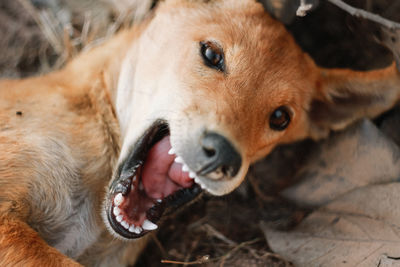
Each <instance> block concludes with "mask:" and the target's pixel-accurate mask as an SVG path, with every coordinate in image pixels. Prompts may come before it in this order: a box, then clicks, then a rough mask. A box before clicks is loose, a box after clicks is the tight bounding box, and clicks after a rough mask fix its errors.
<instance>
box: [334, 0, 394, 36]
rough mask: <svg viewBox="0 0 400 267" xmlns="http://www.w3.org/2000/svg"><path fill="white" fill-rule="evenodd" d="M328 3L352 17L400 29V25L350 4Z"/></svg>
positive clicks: (341, 2)
mask: <svg viewBox="0 0 400 267" xmlns="http://www.w3.org/2000/svg"><path fill="white" fill-rule="evenodd" d="M327 1H328V2H330V3H331V4H333V5H335V6H337V7H339V8H341V9H343V10H344V11H346V12H347V13H349V14H350V15H352V16H355V17H360V18H364V19H368V20H371V21H373V22H376V23H379V24H381V25H383V26H385V27H387V28H389V29H390V30H395V29H400V23H397V22H394V21H391V20H388V19H385V18H383V17H381V16H379V15H377V14H373V13H371V12H368V11H365V10H363V9H359V8H355V7H352V6H350V5H348V4H346V3H345V2H343V1H342V0H327Z"/></svg>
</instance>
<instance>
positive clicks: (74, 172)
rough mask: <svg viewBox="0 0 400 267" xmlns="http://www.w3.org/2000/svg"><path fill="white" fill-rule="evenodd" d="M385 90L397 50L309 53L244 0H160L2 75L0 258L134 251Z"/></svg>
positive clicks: (130, 259)
mask: <svg viewBox="0 0 400 267" xmlns="http://www.w3.org/2000/svg"><path fill="white" fill-rule="evenodd" d="M399 93H400V76H399V72H398V70H397V69H396V66H395V64H392V65H391V66H389V67H387V68H384V69H381V70H373V71H367V72H358V71H352V70H345V69H324V68H320V67H318V66H317V65H316V64H315V63H314V61H313V60H312V59H311V58H310V56H309V55H307V54H306V53H304V52H303V51H302V50H301V49H300V48H299V46H298V45H297V44H296V43H295V41H294V39H293V37H292V36H291V35H290V34H289V33H288V32H287V31H286V29H285V28H284V26H283V25H282V24H281V23H279V22H278V21H276V20H274V19H273V18H271V17H270V16H269V15H268V14H266V13H265V11H264V9H263V7H262V5H261V4H259V3H257V2H256V1H255V0H243V1H237V0H215V1H205V0H197V1H190V0H166V1H164V2H162V3H160V4H159V5H158V7H157V8H156V10H155V11H154V13H153V14H152V15H150V17H149V18H148V19H146V20H145V21H144V22H143V23H141V24H139V25H135V26H133V27H132V28H130V29H126V30H122V31H121V32H119V33H118V34H117V35H116V36H114V37H113V38H111V39H110V40H108V41H107V42H105V43H104V44H102V45H100V46H98V47H96V48H93V49H91V50H90V51H87V52H84V53H83V54H81V55H79V56H78V57H77V58H75V59H74V60H72V61H71V62H70V63H69V64H68V65H67V66H66V67H64V68H63V69H62V70H59V71H55V72H52V73H50V74H47V75H44V76H39V77H33V78H27V79H22V80H3V81H1V82H0V151H1V152H0V188H1V189H2V190H1V191H0V221H1V222H0V265H1V266H62V265H63V266H80V265H81V264H82V265H85V266H86V265H87V266H125V265H126V264H133V263H134V262H135V260H136V259H137V257H138V255H139V254H140V252H141V251H142V249H143V248H144V246H145V244H146V240H147V239H148V236H149V235H148V233H149V232H152V231H155V230H156V229H157V228H158V224H159V222H161V220H162V215H163V213H165V212H166V211H167V210H171V211H173V210H174V209H175V208H176V207H178V206H179V205H181V204H184V203H186V202H188V201H190V200H192V199H194V198H195V197H196V196H197V195H199V194H201V192H208V193H209V194H212V195H216V196H220V195H224V194H228V193H229V192H231V191H233V190H234V189H235V188H237V187H238V186H239V184H240V183H241V182H242V180H243V179H244V177H245V175H246V172H247V170H248V167H249V165H250V164H251V163H253V162H255V161H257V160H258V159H260V158H263V157H265V156H266V155H267V154H268V153H269V152H270V151H271V150H272V149H273V148H274V147H275V146H277V145H279V144H284V143H290V142H294V141H297V140H301V139H304V138H308V137H311V138H314V139H320V138H324V137H326V136H327V135H328V134H329V132H330V131H332V130H340V129H343V128H345V127H346V126H347V125H349V124H351V123H352V122H354V121H355V120H357V119H359V118H361V117H370V118H373V117H376V116H377V115H379V114H381V113H382V112H384V111H386V110H388V109H390V108H391V107H393V106H394V105H395V104H396V102H397V101H398V99H399ZM127 240H131V242H126V241H127Z"/></svg>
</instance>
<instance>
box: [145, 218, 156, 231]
mask: <svg viewBox="0 0 400 267" xmlns="http://www.w3.org/2000/svg"><path fill="white" fill-rule="evenodd" d="M142 228H143V229H144V230H148V231H151V230H155V229H157V228H158V226H157V224H154V223H152V222H151V221H149V220H144V222H143V225H142Z"/></svg>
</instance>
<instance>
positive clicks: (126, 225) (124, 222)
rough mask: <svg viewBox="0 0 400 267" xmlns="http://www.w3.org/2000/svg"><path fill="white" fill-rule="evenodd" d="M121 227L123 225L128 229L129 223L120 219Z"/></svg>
mask: <svg viewBox="0 0 400 267" xmlns="http://www.w3.org/2000/svg"><path fill="white" fill-rule="evenodd" d="M121 225H122V227H124V228H125V229H129V223H127V222H126V221H122V222H121Z"/></svg>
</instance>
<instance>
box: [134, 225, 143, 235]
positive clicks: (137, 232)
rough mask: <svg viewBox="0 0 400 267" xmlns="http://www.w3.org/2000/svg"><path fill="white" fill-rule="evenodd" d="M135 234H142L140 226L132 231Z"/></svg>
mask: <svg viewBox="0 0 400 267" xmlns="http://www.w3.org/2000/svg"><path fill="white" fill-rule="evenodd" d="M133 232H134V233H135V234H140V233H141V232H142V228H141V227H140V226H136V227H135V229H134V230H133Z"/></svg>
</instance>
